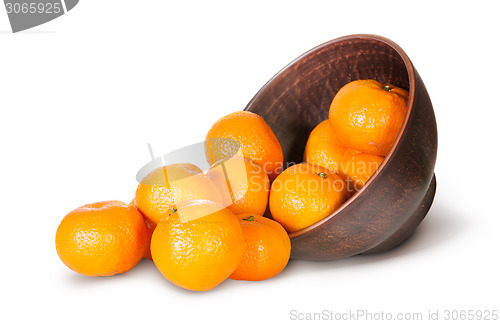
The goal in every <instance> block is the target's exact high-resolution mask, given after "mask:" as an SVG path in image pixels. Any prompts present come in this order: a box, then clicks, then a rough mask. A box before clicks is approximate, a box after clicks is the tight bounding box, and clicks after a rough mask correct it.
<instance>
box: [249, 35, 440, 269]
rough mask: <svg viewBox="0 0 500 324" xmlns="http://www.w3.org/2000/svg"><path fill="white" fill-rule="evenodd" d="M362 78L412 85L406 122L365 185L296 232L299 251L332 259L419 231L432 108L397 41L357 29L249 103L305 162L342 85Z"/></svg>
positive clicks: (432, 136)
mask: <svg viewBox="0 0 500 324" xmlns="http://www.w3.org/2000/svg"><path fill="white" fill-rule="evenodd" d="M358 79H375V80H378V81H379V82H381V83H390V84H393V85H396V86H399V87H402V88H405V89H407V90H408V91H409V94H410V97H409V102H408V110H407V113H406V117H405V120H404V123H403V126H402V128H401V130H400V132H399V134H398V137H397V139H396V141H395V143H394V145H393V146H392V148H391V150H390V152H389V154H388V155H387V156H386V158H385V160H384V162H383V163H382V165H381V166H380V167H379V169H378V170H377V172H376V173H375V174H374V175H373V176H372V177H371V178H370V180H369V181H368V182H367V183H366V184H365V186H364V187H363V188H362V189H361V190H360V191H359V192H357V193H356V194H355V195H353V196H352V197H351V198H350V199H349V200H348V201H346V202H345V203H344V204H343V205H342V206H341V207H340V208H339V209H337V210H336V211H335V212H333V213H332V214H331V215H329V216H327V217H326V218H324V219H323V220H321V221H319V222H317V223H315V224H313V225H311V226H309V227H307V228H305V229H302V230H300V231H297V232H294V233H290V238H291V241H292V257H293V258H296V259H307V260H334V259H339V258H344V257H348V256H351V255H355V254H360V253H374V252H382V251H386V250H389V249H391V248H393V247H395V246H397V245H398V244H400V243H401V242H402V241H404V240H405V239H406V238H407V237H408V236H409V235H410V234H411V233H412V232H413V230H414V229H415V228H416V227H417V226H418V224H419V223H420V222H421V221H422V219H423V218H424V217H425V215H426V214H427V211H428V210H429V208H430V206H431V204H432V200H433V198H434V193H435V189H436V179H435V176H434V164H435V161H436V153H437V129H436V120H435V117H434V111H433V109H432V104H431V101H430V98H429V95H428V94H427V90H426V89H425V86H424V83H423V82H422V79H421V78H420V76H419V75H418V73H417V70H416V69H415V67H414V66H413V64H412V62H411V61H410V59H409V58H408V56H407V55H406V54H405V52H403V50H402V49H401V48H400V47H399V46H398V45H397V44H395V43H394V42H392V41H390V40H388V39H386V38H384V37H380V36H375V35H351V36H345V37H341V38H337V39H334V40H332V41H329V42H327V43H324V44H322V45H320V46H318V47H316V48H313V49H312V50H310V51H309V52H307V53H305V54H303V55H302V56H300V57H298V58H297V59H296V60H294V61H293V62H291V63H290V64H288V65H287V66H286V67H285V68H284V69H282V70H281V71H280V72H278V74H276V75H275V76H274V77H273V78H272V79H271V80H270V81H269V82H267V83H266V85H264V87H263V88H262V89H261V90H260V91H259V92H258V93H257V94H256V95H255V97H254V98H253V99H252V100H251V101H250V103H249V104H248V105H247V107H246V108H245V110H248V111H252V112H255V113H257V114H259V115H261V116H262V117H263V118H264V119H265V120H266V122H267V123H268V124H269V126H270V127H271V128H272V130H273V131H274V133H275V134H276V136H277V137H278V140H279V141H280V143H281V146H282V148H283V155H284V160H285V161H284V162H285V166H286V165H287V164H289V163H300V162H302V161H303V152H304V148H305V145H306V142H307V139H308V136H309V133H310V132H311V130H312V129H313V128H314V127H315V126H316V125H317V124H318V123H320V122H321V121H323V120H325V119H327V118H328V110H329V108H330V103H331V101H332V99H333V97H334V96H335V94H336V93H337V91H338V90H339V89H340V88H341V87H342V86H343V85H345V84H346V83H348V82H350V81H353V80H358Z"/></svg>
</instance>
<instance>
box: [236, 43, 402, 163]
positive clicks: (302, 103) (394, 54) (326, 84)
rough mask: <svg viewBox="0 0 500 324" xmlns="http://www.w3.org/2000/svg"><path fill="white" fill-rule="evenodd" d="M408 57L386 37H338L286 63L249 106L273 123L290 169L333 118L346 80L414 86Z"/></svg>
mask: <svg viewBox="0 0 500 324" xmlns="http://www.w3.org/2000/svg"><path fill="white" fill-rule="evenodd" d="M398 51H399V52H398ZM405 60H406V61H408V59H407V58H406V57H405V54H404V53H403V52H402V51H401V50H400V49H399V48H398V47H397V45H395V44H394V43H392V42H391V41H389V40H387V39H385V38H383V37H379V36H373V35H352V36H346V37H342V38H338V39H335V40H332V41H330V42H327V43H324V44H322V45H320V46H318V47H316V48H314V49H312V50H310V51H309V52H307V53H305V54H303V55H301V56H300V57H298V58H297V59H295V60H294V61H293V62H291V63H290V64H289V65H287V66H286V67H285V68H283V69H282V70H281V71H280V72H278V73H277V74H276V75H275V76H274V77H273V78H272V79H271V80H270V81H269V82H268V83H267V84H266V85H265V86H264V87H263V88H262V89H261V90H260V91H259V92H258V93H257V94H256V95H255V97H254V98H253V99H252V100H251V101H250V103H249V104H248V105H247V107H246V108H245V110H249V111H252V112H255V113H257V114H259V115H261V116H262V117H263V118H264V120H266V122H267V123H268V124H269V125H270V127H271V128H272V130H273V131H274V133H275V134H276V136H277V138H278V140H279V141H280V143H281V146H282V148H283V156H284V162H285V164H284V169H285V168H286V167H287V166H288V165H290V164H294V163H300V162H302V161H303V152H304V148H305V145H306V142H307V139H308V137H309V133H310V132H311V131H312V129H313V128H314V127H315V126H316V125H317V124H319V123H320V122H321V121H323V120H325V119H327V118H328V111H329V108H330V103H331V102H332V100H333V97H334V96H335V94H336V93H337V91H338V90H339V89H340V88H341V87H342V86H343V85H345V84H347V83H349V82H350V81H354V80H359V79H375V80H377V81H379V82H381V83H390V84H393V85H396V86H398V87H402V88H405V89H407V90H410V89H409V87H410V80H409V74H408V66H407V63H406V62H405Z"/></svg>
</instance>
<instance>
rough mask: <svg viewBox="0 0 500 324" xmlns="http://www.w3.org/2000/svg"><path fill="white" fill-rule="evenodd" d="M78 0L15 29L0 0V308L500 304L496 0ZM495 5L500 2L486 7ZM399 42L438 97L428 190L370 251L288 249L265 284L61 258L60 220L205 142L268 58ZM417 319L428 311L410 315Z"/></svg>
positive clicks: (23, 314)
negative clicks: (425, 209)
mask: <svg viewBox="0 0 500 324" xmlns="http://www.w3.org/2000/svg"><path fill="white" fill-rule="evenodd" d="M175 3H176V4H171V3H168V4H167V2H166V1H165V2H163V1H162V2H160V1H148V0H143V1H123V0H121V1H119V0H106V1H90V0H82V1H80V3H79V4H78V5H77V6H76V7H75V8H74V9H73V10H72V11H71V12H69V13H68V14H66V15H65V16H63V17H61V18H59V19H57V20H54V21H52V22H49V23H47V24H45V25H42V26H39V27H36V28H34V29H32V30H29V31H26V32H23V33H19V34H12V33H11V32H10V26H9V23H8V19H7V15H6V13H5V11H4V10H3V8H1V7H0V109H1V119H0V122H1V126H0V139H1V160H0V163H1V169H0V170H1V172H2V179H1V181H0V183H1V194H0V197H1V198H0V199H1V213H0V214H1V217H2V218H1V219H2V226H1V227H0V231H1V232H0V240H1V245H0V246H1V259H2V265H1V267H0V271H1V275H0V278H1V288H0V289H1V292H2V295H3V296H4V298H3V299H4V301H3V303H2V306H1V311H0V321H1V322H2V323H28V321H29V322H30V323H34V322H42V321H43V322H50V323H90V322H95V323H104V322H108V323H111V322H112V323H117V322H126V323H132V322H138V321H140V322H141V323H147V322H153V321H154V322H155V323H184V322H206V321H209V322H215V321H219V322H232V323H241V322H243V323H246V322H248V323H257V322H261V321H262V322H263V323H281V322H289V321H291V318H290V312H291V311H292V310H297V311H298V312H302V313H305V312H321V311H323V310H331V311H334V312H349V311H356V310H358V309H359V310H367V311H370V312H373V313H375V312H378V313H380V312H382V311H384V312H385V313H387V312H391V313H394V314H396V313H398V312H412V313H413V312H422V313H423V314H424V318H426V316H427V313H428V311H429V310H432V311H435V310H439V312H440V313H439V314H440V316H441V315H444V311H445V310H469V309H470V310H493V309H497V310H498V309H500V304H499V303H498V301H499V300H500V296H499V279H498V273H499V272H500V268H499V265H498V247H499V243H500V239H499V237H500V233H499V231H500V226H499V225H500V222H499V220H498V218H499V216H500V213H499V211H498V210H499V208H498V201H499V198H498V195H499V193H500V192H499V189H498V182H499V180H500V177H499V166H498V153H497V151H498V147H499V139H500V136H499V121H500V113H499V111H500V107H499V97H498V92H499V82H498V76H499V75H500V66H499V63H498V62H499V59H498V55H499V54H498V53H499V52H498V47H499V46H498V43H499V40H498V39H499V38H498V30H500V28H499V27H500V23H499V19H498V10H497V8H495V6H494V1H491V2H486V1H485V2H479V1H478V2H474V4H473V2H470V1H469V2H457V1H449V2H439V1H418V2H414V3H413V4H408V3H407V2H402V1H362V2H349V1H343V2H337V1H307V2H306V1H272V2H271V1H251V2H250V1H249V2H246V3H245V4H242V2H241V1H231V2H218V1H198V2H196V1H189V2H187V1H186V2H182V1H176V2H175ZM496 7H498V6H496ZM354 33H372V34H379V35H382V36H385V37H388V38H390V39H392V40H393V41H395V42H396V43H398V44H399V45H400V46H401V47H402V48H403V49H404V50H405V51H406V53H407V54H408V56H409V57H410V58H411V60H412V61H413V63H414V65H415V66H416V68H417V69H418V71H419V73H420V75H421V76H422V78H423V80H424V82H425V83H426V86H427V89H428V91H429V94H430V96H431V99H432V101H433V104H434V109H435V113H436V118H437V123H438V131H439V149H438V160H437V165H436V170H435V171H436V174H437V180H438V189H437V194H436V198H435V202H434V205H433V206H432V209H431V211H430V213H429V214H428V216H427V218H426V219H425V220H424V222H423V223H422V224H421V226H420V227H419V228H418V230H417V232H416V233H415V235H414V236H413V237H412V238H411V239H410V240H409V241H407V242H406V243H405V244H404V245H402V246H400V247H399V248H397V249H395V250H393V251H391V252H388V253H385V254H381V255H374V256H358V257H352V258H349V259H345V260H341V261H335V262H304V261H291V262H290V264H289V266H288V267H287V268H286V269H285V270H284V272H283V273H282V274H280V275H279V276H277V277H275V278H273V279H271V280H267V281H263V282H238V281H231V280H227V281H225V282H224V283H223V284H221V285H220V286H218V287H217V288H215V289H213V290H212V291H209V292H205V293H195V292H190V291H186V290H182V289H180V288H177V287H175V286H173V285H172V284H170V283H169V282H168V281H167V280H166V279H164V278H163V277H162V275H161V274H160V273H159V271H158V270H157V269H156V268H155V266H154V264H153V263H152V262H149V261H147V260H143V261H141V262H140V263H139V264H138V265H137V266H136V267H135V268H134V269H132V270H131V271H129V272H127V273H125V274H122V275H117V276H113V277H108V278H87V277H84V276H82V275H79V274H77V273H74V272H72V271H70V270H69V269H68V268H66V266H64V264H63V263H62V262H61V261H60V260H59V258H58V256H57V253H56V250H55V243H54V238H55V232H56V228H57V226H58V224H59V222H60V220H61V219H62V218H63V217H64V215H65V214H66V213H68V212H69V211H71V210H72V209H74V208H76V207H78V206H81V205H83V204H86V203H90V202H95V201H101V200H109V199H119V200H123V201H129V200H130V199H131V198H132V197H133V195H134V192H135V188H136V185H137V183H136V180H135V174H136V172H137V170H138V169H139V168H140V167H142V166H143V165H144V164H145V163H147V162H148V161H149V152H148V150H147V146H146V144H147V143H152V144H154V147H155V149H156V151H157V152H158V153H165V152H168V151H171V150H174V149H177V148H180V147H183V146H185V145H189V144H192V143H197V142H201V141H202V140H203V139H204V136H205V134H206V131H207V130H208V128H209V127H210V126H211V124H212V123H213V122H214V121H215V120H217V119H218V118H219V117H221V116H223V115H225V114H227V113H230V112H233V111H236V110H241V109H243V108H244V107H245V105H246V104H247V103H248V101H249V100H250V99H251V98H252V97H253V95H254V94H255V93H256V92H257V91H258V90H259V89H260V87H261V86H262V85H264V83H265V82H267V81H268V80H269V79H270V78H271V77H272V76H273V75H274V74H275V73H276V72H278V71H279V70H280V69H281V68H282V67H284V66H285V65H286V64H287V63H289V62H290V61H291V60H293V59H294V58H296V57H297V56H299V55H300V54H302V53H303V52H305V51H307V50H309V49H310V48H312V47H315V46H317V45H319V44H321V43H323V42H325V41H328V40H330V39H333V38H336V37H340V36H344V35H348V34H354ZM421 322H423V321H421Z"/></svg>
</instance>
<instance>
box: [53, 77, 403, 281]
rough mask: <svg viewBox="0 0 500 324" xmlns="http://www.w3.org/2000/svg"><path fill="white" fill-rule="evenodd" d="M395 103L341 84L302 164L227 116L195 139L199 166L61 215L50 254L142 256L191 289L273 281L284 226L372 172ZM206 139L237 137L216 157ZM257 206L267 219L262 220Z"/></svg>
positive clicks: (87, 270) (96, 269) (115, 269)
mask: <svg viewBox="0 0 500 324" xmlns="http://www.w3.org/2000/svg"><path fill="white" fill-rule="evenodd" d="M407 102H408V92H407V91H406V90H404V89H401V88H398V87H395V86H392V85H382V84H380V83H379V82H377V81H374V80H357V81H353V82H351V83H348V84H347V85H345V86H344V87H342V88H341V89H340V90H339V91H338V93H337V94H336V95H335V97H334V99H333V101H332V103H331V106H330V111H329V118H328V119H327V120H325V121H323V122H321V123H320V124H318V125H317V126H316V127H315V128H314V129H313V130H312V132H311V134H310V136H309V139H308V141H307V145H306V148H305V151H304V163H300V164H294V165H291V166H289V167H286V168H285V170H284V171H281V170H282V169H283V168H284V167H283V152H282V149H281V146H280V143H279V141H278V139H277V138H276V136H275V135H274V133H273V132H272V130H271V128H270V127H269V126H268V125H267V124H266V122H265V121H264V119H263V118H262V117H260V116H258V115H256V114H254V113H251V112H247V111H239V112H235V113H232V114H229V115H227V116H225V117H223V118H221V119H219V120H218V121H217V122H216V123H215V124H214V125H213V126H212V127H211V129H210V130H209V132H208V134H207V137H206V140H205V144H206V145H205V151H206V152H205V153H206V156H207V161H208V162H209V163H210V165H212V167H211V168H210V169H209V170H208V171H206V172H203V171H202V170H201V169H199V168H198V167H197V166H195V165H193V164H189V163H185V164H172V165H167V166H163V167H160V168H157V169H155V170H153V171H152V172H151V173H149V174H148V175H147V176H146V177H145V178H144V179H143V180H142V181H141V183H140V184H139V185H138V187H137V190H136V193H135V197H134V199H133V200H132V201H131V202H130V203H124V202H120V201H105V202H98V203H93V204H88V205H85V206H82V207H79V208H77V209H75V210H73V211H71V212H70V213H69V214H67V215H66V216H65V217H64V219H63V220H62V221H61V224H60V225H59V227H58V229H57V233H56V248H57V253H58V254H59V257H60V258H61V260H62V261H63V262H64V264H66V265H67V266H68V267H69V268H70V269H72V270H74V271H76V272H78V273H80V274H83V275H87V276H111V275H114V274H119V273H123V272H125V271H128V270H129V269H131V268H132V267H134V266H135V265H136V264H137V263H138V262H139V261H140V260H141V259H142V258H143V257H144V258H147V259H150V260H152V261H153V262H154V264H155V265H156V266H157V268H158V269H159V270H160V271H161V273H162V274H163V275H164V276H165V278H167V279H168V280H169V281H170V282H172V283H173V284H175V285H177V286H180V287H183V288H186V289H190V290H195V291H205V290H209V289H212V288H214V287H215V286H217V285H218V284H220V283H221V282H223V281H224V280H226V279H227V278H230V279H235V280H265V279H268V278H271V277H274V276H276V275H277V274H279V273H280V272H281V271H282V270H283V269H284V268H285V266H286V265H287V263H288V260H289V258H290V250H291V244H290V239H289V237H288V233H291V232H295V231H299V230H301V229H304V228H306V227H308V226H310V225H312V224H314V223H316V222H318V221H319V220H321V219H323V218H325V217H326V216H328V215H330V214H331V213H332V212H333V211H334V210H335V209H337V208H338V207H339V206H340V205H342V204H343V203H344V202H345V201H346V200H347V199H348V198H349V197H350V196H351V195H352V194H353V193H355V192H356V191H357V190H359V189H360V188H361V187H362V186H363V185H364V184H365V183H366V181H367V180H368V179H369V178H370V177H371V176H372V175H373V174H374V173H375V171H376V170H377V168H378V167H379V166H380V164H381V163H382V161H383V159H384V156H385V155H387V153H388V152H389V150H390V148H391V146H392V144H393V142H394V140H395V138H396V136H397V134H398V132H399V129H400V128H401V125H402V123H403V119H404V117H405V114H406V106H407ZM217 139H229V140H232V141H233V142H235V143H237V150H236V153H235V154H233V153H234V152H233V153H231V154H227V151H228V146H231V145H227V143H228V142H220V141H217ZM221 143H223V144H221ZM229 151H230V150H229ZM268 207H269V212H270V214H271V216H272V219H271V218H270V217H264V216H263V215H264V214H265V213H266V210H267V208H268Z"/></svg>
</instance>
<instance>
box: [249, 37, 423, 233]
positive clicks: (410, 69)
mask: <svg viewBox="0 0 500 324" xmlns="http://www.w3.org/2000/svg"><path fill="white" fill-rule="evenodd" d="M353 39H360V40H375V41H378V42H381V43H383V44H385V45H387V46H389V47H391V48H392V49H393V50H394V51H395V52H396V53H397V54H398V55H399V56H400V58H401V59H402V60H403V62H404V64H405V67H406V71H407V73H408V88H409V89H408V92H409V97H408V104H407V109H406V114H405V118H404V120H403V124H402V125H401V128H400V129H399V132H398V135H397V137H396V139H395V140H394V144H393V145H392V146H391V149H390V150H389V152H388V153H387V155H386V156H385V157H384V160H383V161H382V163H381V164H380V166H379V167H378V168H377V170H376V171H375V173H374V174H373V175H372V176H371V177H370V179H368V181H367V182H366V183H365V185H364V186H363V187H362V188H361V189H360V190H359V191H358V192H356V193H355V194H354V195H352V196H351V197H349V199H347V200H346V201H345V202H344V203H343V204H342V205H341V206H339V207H338V208H337V209H335V210H334V211H333V212H332V213H331V214H329V215H328V216H326V217H324V218H323V219H321V220H319V221H317V222H316V223H314V224H312V225H309V226H308V227H305V228H303V229H301V230H298V231H295V232H290V233H288V235H289V237H290V238H294V237H298V236H300V235H303V234H305V233H307V232H310V231H312V230H314V229H316V228H317V227H319V226H321V225H323V224H324V223H326V222H328V221H329V220H331V219H332V218H334V217H335V216H337V215H338V214H340V213H341V212H342V211H343V210H344V209H346V208H347V206H349V205H350V204H351V203H352V202H353V201H354V200H355V199H357V198H358V197H360V196H362V195H364V194H365V191H366V190H367V189H366V188H369V187H370V185H371V184H372V183H373V181H375V179H376V178H377V176H378V175H379V174H380V173H381V172H382V171H383V170H384V169H385V168H386V165H387V164H388V163H390V162H391V161H392V160H393V156H394V152H395V151H396V150H398V149H399V147H400V146H401V138H402V137H403V136H404V135H405V134H406V132H407V125H408V121H409V119H410V115H411V114H412V111H413V109H414V100H415V71H414V67H413V64H412V62H411V61H410V58H409V57H408V55H407V54H406V53H405V52H404V51H403V49H402V48H401V47H400V46H399V45H398V44H396V43H395V42H394V41H392V40H390V39H388V38H386V37H383V36H380V35H375V34H352V35H346V36H342V37H338V38H335V39H332V40H330V41H327V42H325V43H322V44H320V45H318V46H316V47H314V48H312V49H310V50H309V51H307V52H305V53H304V54H302V55H300V56H298V57H297V58H296V59H294V60H293V61H291V62H290V63H289V64H287V65H286V66H285V67H284V68H282V69H281V70H280V71H279V72H278V73H276V74H275V75H274V76H273V77H272V78H271V79H270V80H269V81H268V82H267V83H266V84H265V85H264V86H263V87H262V88H261V89H260V90H259V91H258V92H257V94H256V95H255V96H254V97H253V98H252V100H251V101H250V102H249V103H248V105H247V106H246V107H245V110H247V109H248V108H249V107H251V106H252V104H253V103H254V102H255V101H256V100H257V98H258V97H259V95H260V94H261V93H262V92H263V91H265V90H266V88H267V87H268V86H269V85H270V84H271V83H272V82H273V81H274V80H275V79H276V78H278V77H279V76H280V75H281V74H282V73H284V72H285V71H286V70H287V69H289V68H290V67H293V65H295V64H296V63H297V62H298V61H300V60H302V59H303V58H304V57H306V56H308V55H311V54H313V53H315V52H316V51H318V50H321V49H323V48H325V47H328V46H331V45H332V44H336V43H341V42H344V41H347V40H353ZM302 163H304V162H302Z"/></svg>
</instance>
